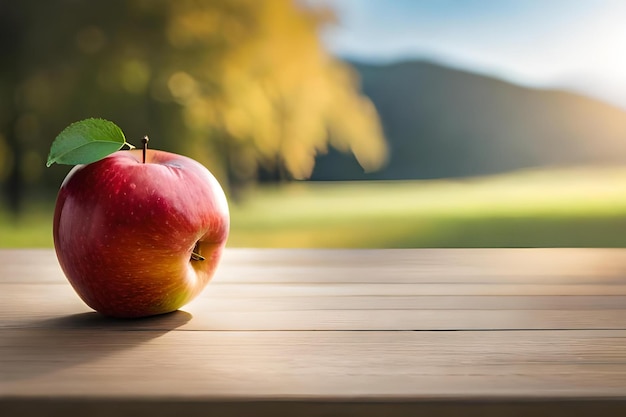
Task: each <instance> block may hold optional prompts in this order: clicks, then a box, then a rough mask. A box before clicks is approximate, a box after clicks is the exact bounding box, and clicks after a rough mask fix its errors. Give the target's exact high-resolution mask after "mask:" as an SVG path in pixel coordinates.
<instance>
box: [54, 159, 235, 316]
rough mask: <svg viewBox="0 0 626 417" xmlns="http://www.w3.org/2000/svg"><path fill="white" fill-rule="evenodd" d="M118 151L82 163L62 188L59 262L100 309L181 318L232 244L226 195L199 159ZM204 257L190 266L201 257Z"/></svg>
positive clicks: (58, 203) (57, 227) (83, 294)
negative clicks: (228, 243)
mask: <svg viewBox="0 0 626 417" xmlns="http://www.w3.org/2000/svg"><path fill="white" fill-rule="evenodd" d="M142 160H143V158H142V151H141V150H132V151H118V152H115V153H113V154H111V155H109V156H108V157H106V158H104V159H101V160H99V161H97V162H94V163H91V164H87V165H77V166H76V167H74V168H73V169H72V170H71V171H70V172H69V173H68V175H67V177H66V178H65V180H64V181H63V184H62V185H61V188H60V190H59V193H58V196H57V201H56V206H55V212H54V223H53V236H54V247H55V250H56V254H57V258H58V260H59V263H60V265H61V268H62V269H63V272H64V273H65V276H66V277H67V279H68V280H69V282H70V284H71V285H72V287H73V288H74V290H75V291H76V292H77V293H78V295H79V296H80V297H81V298H82V299H83V301H84V302H85V303H86V304H87V305H88V306H89V307H91V308H93V309H94V310H96V311H98V312H100V313H102V314H104V315H107V316H111V317H120V318H133V317H144V316H152V315H156V314H163V313H168V312H171V311H175V310H177V309H179V308H180V307H182V306H183V305H185V304H186V303H188V302H189V301H191V300H192V299H193V298H194V297H196V296H197V295H198V294H199V293H200V292H201V291H202V289H203V288H204V287H205V286H206V285H207V284H208V282H209V281H210V279H211V278H212V276H213V274H214V272H215V270H216V268H217V265H218V263H219V260H220V257H221V254H222V251H223V249H224V246H225V244H226V240H227V238H228V231H229V225H230V217H229V212H228V203H227V201H226V197H225V195H224V192H223V190H222V188H221V186H220V185H219V183H218V182H217V180H216V179H215V177H213V175H212V174H211V173H210V172H209V171H208V170H207V169H206V168H205V167H204V166H203V165H202V164H200V163H199V162H196V161H195V160H193V159H191V158H188V157H185V156H181V155H176V154H173V153H168V152H164V151H157V150H148V151H147V154H146V162H145V163H143V162H142ZM194 248H195V252H196V253H197V254H199V255H201V256H202V257H204V258H205V259H204V260H192V259H191V254H192V251H194Z"/></svg>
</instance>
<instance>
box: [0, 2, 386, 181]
mask: <svg viewBox="0 0 626 417" xmlns="http://www.w3.org/2000/svg"><path fill="white" fill-rule="evenodd" d="M0 10H2V13H3V14H4V13H5V12H6V13H7V16H8V15H9V13H8V12H9V11H10V15H11V16H12V17H11V19H10V20H11V22H14V23H15V24H14V25H12V26H11V28H12V30H13V31H15V32H16V33H13V34H12V35H11V37H10V38H11V39H9V38H6V37H5V38H3V41H0V43H1V44H2V46H3V47H6V46H7V45H9V44H11V43H12V42H13V41H14V39H19V40H20V42H19V43H17V44H16V45H18V46H19V50H17V51H16V53H15V55H14V57H13V58H12V59H11V60H3V62H2V63H1V64H0V67H1V68H0V77H2V80H1V81H0V85H8V86H10V88H5V89H3V99H2V100H1V101H0V103H2V106H3V110H5V108H6V110H7V111H6V113H5V114H13V115H14V117H11V118H3V119H0V136H1V137H4V138H8V139H7V140H5V141H4V142H6V143H8V144H9V146H5V147H8V148H10V152H11V153H12V154H13V156H12V157H11V159H12V160H13V161H14V166H15V167H16V169H17V170H18V171H20V172H22V173H23V175H22V177H23V179H24V181H26V182H29V181H30V182H33V183H41V184H47V185H49V186H51V187H57V186H58V182H59V180H60V179H59V178H60V177H61V176H62V175H65V173H66V170H63V169H59V168H55V169H54V170H53V175H45V176H44V175H43V173H42V171H41V169H40V168H33V167H32V166H30V165H33V164H35V165H36V163H37V161H40V162H41V166H43V161H44V160H45V157H46V155H47V151H48V148H49V146H50V143H51V141H52V139H53V138H54V136H55V135H56V134H58V132H59V131H60V130H61V129H62V128H63V127H65V126H66V125H68V124H69V123H71V122H73V121H75V120H79V119H82V118H86V117H104V118H107V119H110V120H112V121H114V122H116V123H117V124H119V125H120V126H121V127H122V129H123V130H124V131H125V132H126V133H127V136H128V140H129V142H131V143H132V142H133V138H139V137H141V136H143V135H144V134H149V135H150V136H151V137H152V139H153V140H152V142H151V143H154V144H155V146H156V147H159V148H162V149H168V150H172V151H175V152H181V153H184V154H188V155H190V156H192V157H194V158H196V159H198V160H200V161H201V162H203V163H205V164H206V165H207V166H208V167H209V168H210V169H211V170H212V171H214V172H215V173H216V174H217V176H218V177H219V178H220V180H221V181H222V182H223V183H224V185H225V186H226V187H227V188H231V189H233V188H236V187H238V186H240V185H242V184H246V183H248V182H251V181H255V180H257V179H258V177H259V174H260V172H265V173H272V174H273V175H274V176H275V177H277V178H284V179H303V178H307V177H308V176H309V175H310V174H311V171H312V168H313V164H314V161H315V159H314V158H315V155H316V154H317V153H319V152H324V151H325V150H326V149H327V147H328V146H329V145H330V146H334V147H336V148H338V149H341V150H344V151H346V152H352V153H354V154H355V156H356V157H357V159H358V160H359V162H360V163H361V165H362V166H363V167H364V168H365V169H368V170H369V169H375V168H377V167H379V166H381V164H383V163H384V161H385V158H386V145H385V141H384V138H383V135H382V131H381V128H380V123H379V120H378V117H377V114H376V111H375V109H374V108H373V106H372V104H371V103H370V101H369V100H368V99H367V98H365V97H363V96H362V95H360V94H359V92H358V84H357V80H356V77H355V75H354V73H353V72H352V70H351V68H350V67H349V66H347V65H346V64H344V63H342V62H340V61H339V60H337V59H336V58H334V57H332V56H330V55H329V54H328V53H327V52H326V51H325V50H324V48H323V46H322V45H321V43H320V40H319V36H318V34H319V31H320V30H321V29H322V28H323V27H324V25H327V24H330V23H332V14H331V13H330V12H329V11H328V10H324V9H314V8H311V7H310V6H305V5H304V4H303V3H300V2H292V1H290V0H269V1H256V0H213V1H194V0H177V1H166V0H151V1H148V0H128V1H126V0H111V1H86V0H55V1H49V2H39V1H34V0H22V1H20V2H14V1H11V0H0ZM11 74H12V75H11ZM11 77H13V78H11ZM135 141H137V140H135ZM0 149H1V148H0ZM20 149H21V151H20ZM24 149H27V151H24ZM20 152H21V154H20ZM26 155H28V156H26ZM7 159H8V158H7ZM3 181H5V182H6V181H7V175H6V174H5V177H4V178H3Z"/></svg>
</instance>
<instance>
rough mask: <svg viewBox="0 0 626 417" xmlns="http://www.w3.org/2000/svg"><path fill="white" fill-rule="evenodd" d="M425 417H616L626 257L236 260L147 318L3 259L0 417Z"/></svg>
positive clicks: (27, 253)
mask: <svg viewBox="0 0 626 417" xmlns="http://www.w3.org/2000/svg"><path fill="white" fill-rule="evenodd" d="M43 411H45V412H43ZM209 411H210V412H211V413H213V414H209ZM418 411H419V412H435V413H443V414H448V415H463V416H472V415H503V413H504V414H507V413H508V414H512V413H513V411H515V412H528V413H530V412H532V413H533V415H538V416H540V415H546V416H547V415H551V416H554V415H561V414H562V415H567V416H569V417H571V416H577V415H581V416H582V415H588V414H590V413H591V412H595V413H597V412H611V413H617V412H619V413H621V414H622V415H624V412H626V250H625V249H400V250H289V249H285V250H277V249H228V250H227V251H226V253H225V255H224V258H223V260H222V263H221V265H220V267H219V269H218V272H217V274H216V276H215V278H214V280H213V281H212V282H211V283H210V284H209V285H208V287H207V288H206V289H205V291H204V292H203V293H202V294H201V296H200V297H199V298H198V299H196V300H195V301H193V302H192V303H190V304H189V305H187V306H185V307H184V308H183V310H181V311H178V312H175V313H172V314H168V315H163V316H158V317H153V318H148V319H141V320H112V319H107V318H104V317H102V316H100V315H98V314H97V313H94V312H91V311H90V310H89V308H88V307H87V306H85V305H84V304H83V303H82V301H80V299H79V298H78V296H76V294H75V293H74V292H73V290H72V288H71V287H70V285H69V284H68V282H67V281H66V279H65V277H64V276H63V273H62V271H61V270H60V267H59V266H58V263H57V260H56V257H55V255H54V252H53V251H52V250H1V251H0V415H3V416H4V415H7V416H8V415H17V413H20V415H29V414H32V415H68V413H69V414H72V413H75V414H76V413H77V414H81V415H90V416H100V415H111V414H112V413H114V414H115V415H116V416H123V415H143V414H148V413H149V414H150V415H151V416H166V415H167V416H169V415H172V416H173V415H177V416H178V415H186V416H194V415H249V414H254V415H272V416H281V415H285V416H288V415H289V416H296V415H297V416H322V415H357V414H358V415H364V416H369V415H385V416H394V415H415V413H416V412H418ZM181 413H184V414H181ZM613 415H616V414H613Z"/></svg>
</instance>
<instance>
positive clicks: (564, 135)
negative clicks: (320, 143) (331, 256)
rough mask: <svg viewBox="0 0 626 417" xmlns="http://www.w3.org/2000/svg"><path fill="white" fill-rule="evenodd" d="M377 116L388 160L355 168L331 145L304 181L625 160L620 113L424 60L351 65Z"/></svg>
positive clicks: (625, 132) (624, 123)
mask: <svg viewBox="0 0 626 417" xmlns="http://www.w3.org/2000/svg"><path fill="white" fill-rule="evenodd" d="M353 65H354V68H355V69H356V71H357V72H358V74H359V76H360V77H361V83H362V90H363V92H364V94H366V95H367V96H369V97H370V99H371V100H372V102H373V103H374V105H375V106H376V108H377V109H378V112H379V114H380V117H381V120H382V124H383V129H384V132H385V135H386V138H387V140H388V142H389V147H390V159H389V163H388V164H387V166H386V167H384V168H383V169H381V170H379V171H377V172H374V173H367V174H365V173H363V170H362V169H361V168H360V166H359V165H358V163H357V162H356V160H355V159H354V157H352V156H350V155H346V154H342V153H339V152H337V151H334V150H331V151H330V152H329V153H328V154H326V155H321V156H319V157H318V158H317V164H316V167H315V170H314V173H313V176H312V179H313V180H352V179H385V180H387V179H418V178H445V177H464V176H474V175H486V174H494V173H501V172H506V171H511V170H516V169H522V168H530V167H547V166H571V165H591V164H607V163H610V164H623V163H626V112H624V111H623V110H621V109H619V108H617V107H614V106H611V105H609V104H607V103H604V102H601V101H598V100H595V99H591V98H588V97H585V96H582V95H579V94H574V93H570V92H565V91H556V90H539V89H531V88H526V87H521V86H518V85H515V84H511V83H508V82H504V81H502V80H498V79H495V78H490V77H486V76H482V75H477V74H473V73H470V72H464V71H460V70H456V69H451V68H448V67H444V66H440V65H436V64H433V63H429V62H424V61H414V62H404V63H396V64H390V65H381V66H376V65H365V64H358V63H355V64H353Z"/></svg>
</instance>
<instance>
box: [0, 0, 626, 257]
mask: <svg viewBox="0 0 626 417" xmlns="http://www.w3.org/2000/svg"><path fill="white" fill-rule="evenodd" d="M625 21H626V2H623V1H620V0H551V1H542V0H394V1H385V0H334V1H333V0H264V1H258V0H205V1H200V0H196V1H194V0H170V1H166V0H107V1H104V0H102V1H88V0H50V1H36V0H20V1H14V0H0V47H1V51H2V59H1V60H0V185H1V187H2V195H1V196H2V200H1V202H0V247H51V246H52V231H51V224H52V213H53V210H54V200H55V197H56V192H57V190H58V188H59V186H60V184H61V182H62V180H63V178H64V177H65V175H66V174H67V173H68V172H69V170H70V168H71V167H68V166H59V165H53V166H52V167H50V168H46V167H45V161H46V158H47V154H48V150H49V148H50V145H51V143H52V141H53V139H54V138H55V137H56V135H57V134H58V133H59V132H60V131H61V130H62V129H63V128H64V127H66V126H67V125H69V124H70V123H72V122H74V121H77V120H81V119H84V118H88V117H101V118H105V119H109V120H111V121H113V122H115V123H116V124H118V125H119V126H120V127H121V128H122V130H123V131H124V132H125V134H126V138H127V140H128V141H129V142H130V143H133V144H135V145H138V144H139V143H140V138H141V137H143V135H146V134H147V135H149V136H150V138H151V145H153V147H154V148H158V149H163V150H168V151H172V152H177V153H181V154H184V155H188V156H191V157H193V158H195V159H197V160H199V161H200V162H202V163H203V164H205V165H206V166H207V167H208V168H209V169H210V170H211V171H212V172H213V173H214V174H215V175H216V176H217V177H218V179H219V180H220V182H221V184H222V185H223V186H224V188H225V189H226V191H227V194H228V196H229V201H230V205H231V215H232V231H231V237H230V240H229V246H231V247H237V246H244V247H498V246H500V247H536V246H626V25H624V22H625Z"/></svg>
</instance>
